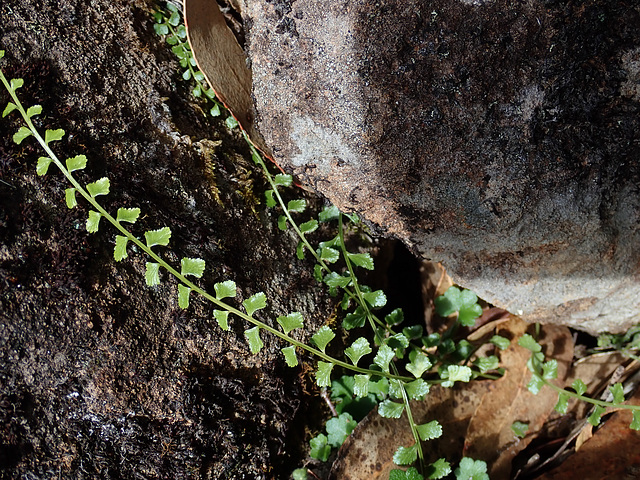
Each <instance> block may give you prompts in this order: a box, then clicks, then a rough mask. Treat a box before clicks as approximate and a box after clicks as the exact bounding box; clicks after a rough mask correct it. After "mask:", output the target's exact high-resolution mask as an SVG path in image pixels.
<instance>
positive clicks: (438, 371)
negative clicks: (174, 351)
mask: <svg viewBox="0 0 640 480" xmlns="http://www.w3.org/2000/svg"><path fill="white" fill-rule="evenodd" d="M167 8H168V15H167V12H166V11H165V12H159V13H157V14H156V17H155V18H156V25H155V30H156V32H157V33H158V34H161V35H165V36H166V37H167V42H168V43H169V44H170V45H172V50H173V51H174V53H175V54H176V55H177V56H178V59H179V62H180V65H181V67H182V68H183V69H184V71H183V73H182V78H183V79H185V80H191V81H195V82H197V85H196V87H194V89H193V93H194V95H195V96H202V95H204V96H205V97H206V98H207V99H209V100H210V101H212V102H213V105H214V106H213V107H212V109H211V110H210V113H211V115H214V116H216V115H219V114H220V113H221V108H222V107H221V105H220V103H219V102H218V101H217V100H216V99H215V95H214V94H213V91H212V90H211V89H210V88H209V87H207V86H206V85H205V84H204V76H203V75H202V73H201V72H199V71H198V70H197V69H196V67H195V62H194V61H193V57H192V56H191V52H190V50H188V44H187V43H186V42H185V38H186V31H185V30H184V26H183V25H182V24H181V18H180V14H179V12H178V11H177V9H175V8H172V6H171V4H168V6H167ZM3 56H4V51H0V58H2V57H3ZM0 80H1V81H2V83H3V85H4V87H5V88H6V90H7V91H8V92H9V95H10V97H11V100H10V101H9V102H8V104H7V106H6V108H5V109H4V111H3V117H5V116H7V115H9V114H10V113H12V112H14V111H17V112H18V113H20V115H21V116H22V119H23V120H24V122H25V125H23V126H21V127H20V128H19V129H18V131H17V132H16V133H15V134H14V135H13V140H14V141H15V142H16V143H17V144H20V143H21V142H22V141H24V140H26V139H27V138H29V137H34V138H35V139H36V140H37V142H38V143H39V144H40V145H41V147H42V149H43V150H44V152H45V156H41V157H40V158H39V159H38V162H37V166H36V172H37V174H38V175H45V174H47V173H48V170H49V167H50V166H51V164H54V165H55V166H56V167H57V168H58V169H59V170H60V171H61V172H62V174H63V175H64V176H65V177H66V179H67V180H68V181H69V183H70V185H71V186H70V187H69V188H68V189H66V191H65V201H66V204H67V207H68V208H75V207H76V206H77V205H78V198H79V197H80V198H82V199H84V200H85V201H86V202H87V203H88V204H89V206H90V210H89V213H88V216H87V220H86V223H85V227H86V230H87V232H89V233H96V232H98V231H99V230H100V228H101V221H102V219H103V218H104V219H105V221H106V222H108V223H110V224H111V225H112V226H113V227H114V228H115V229H116V230H117V232H118V233H117V234H116V237H115V246H114V251H113V256H114V259H115V261H118V262H119V261H123V260H124V259H126V258H127V257H128V254H129V247H130V245H131V244H133V245H136V246H137V248H138V250H139V251H141V252H143V253H144V254H145V255H146V256H147V257H148V260H147V262H146V270H145V280H146V283H147V284H148V285H149V286H154V285H158V284H159V283H160V282H161V274H162V273H163V272H164V273H168V274H169V275H170V276H173V277H175V278H176V279H177V281H178V286H177V290H178V292H177V295H178V304H179V306H180V307H181V308H183V309H186V308H188V307H189V299H190V296H191V295H192V294H197V295H200V296H202V297H204V298H205V299H207V300H208V301H210V302H211V303H213V304H214V306H215V309H214V312H213V315H214V317H215V319H216V321H217V323H218V325H219V326H220V328H221V329H222V330H225V331H226V330H229V319H230V317H231V318H232V317H234V316H235V317H237V318H239V319H242V320H244V321H245V322H246V323H247V325H248V326H247V328H246V330H245V332H244V336H245V338H246V341H247V343H248V346H249V349H250V351H251V352H252V353H253V354H256V353H258V352H259V351H260V350H261V348H262V347H263V342H262V338H261V334H262V332H263V331H264V332H268V333H270V334H272V335H274V336H276V337H278V338H280V339H281V340H282V341H283V342H285V344H286V346H284V347H283V348H282V353H283V355H284V360H285V362H286V363H287V365H289V366H291V367H295V366H297V365H298V356H297V355H298V351H300V350H304V351H306V352H308V353H310V354H312V355H314V356H315V357H316V358H317V359H318V363H317V369H316V372H315V379H316V383H317V385H318V386H319V387H321V388H326V387H331V386H332V384H333V390H334V391H336V390H337V389H339V386H340V385H342V386H343V387H344V388H345V390H344V391H345V392H347V393H344V392H343V393H344V394H343V395H342V397H341V399H342V403H343V405H338V408H339V409H340V411H339V412H338V413H339V415H338V416H337V417H336V418H334V419H332V420H330V421H329V422H328V423H327V426H326V431H327V435H324V434H320V435H318V436H316V437H315V438H314V439H312V440H311V453H312V455H314V456H315V457H316V458H320V459H324V460H326V459H327V458H328V456H329V453H330V451H331V448H332V447H338V446H339V445H340V444H341V443H342V442H343V441H344V439H345V438H346V436H347V435H348V434H349V433H350V432H351V431H352V430H353V428H354V427H355V421H354V419H353V417H352V415H351V413H349V412H347V411H346V410H347V404H348V403H350V402H357V401H362V400H365V399H369V404H370V407H371V406H373V405H376V404H377V405H378V412H379V414H380V415H381V416H383V417H387V418H400V417H401V416H402V415H405V416H406V418H407V420H408V422H409V426H410V428H411V432H412V435H413V438H414V443H413V445H411V446H409V447H404V446H401V447H399V448H398V449H397V450H396V452H395V454H394V457H393V460H394V462H395V463H396V464H398V465H407V466H408V465H412V464H415V463H416V462H417V467H418V469H419V470H420V471H421V472H422V473H420V471H418V470H417V469H415V468H413V467H411V468H409V469H407V470H406V471H403V470H394V471H393V472H392V474H391V478H392V479H393V480H401V479H413V480H419V479H422V478H424V476H423V474H425V475H427V476H428V478H442V477H444V476H446V475H448V474H449V473H451V466H450V465H449V463H448V462H447V461H446V459H443V458H441V459H439V460H437V461H436V462H434V463H433V464H431V465H429V466H427V465H425V455H424V451H423V446H422V442H424V441H428V440H431V439H434V438H438V437H440V436H441V435H442V433H443V432H442V427H441V425H440V424H439V422H438V420H437V419H433V420H431V421H428V422H426V423H424V424H418V423H416V421H415V420H414V418H413V414H412V412H411V405H410V400H416V399H423V398H424V397H425V396H426V395H427V394H428V392H429V388H430V385H432V384H436V383H438V384H441V385H443V386H444V387H451V386H453V385H454V384H455V383H456V382H469V381H471V380H473V379H475V378H478V377H481V378H497V377H498V376H499V374H500V373H501V372H500V371H499V369H498V359H497V357H496V356H493V355H491V356H488V357H481V358H475V360H473V361H471V359H472V358H473V357H474V354H475V353H476V351H477V349H478V347H479V345H474V344H472V343H470V342H468V341H467V340H464V339H459V338H458V337H459V336H458V335H457V333H458V331H459V329H460V327H469V326H472V325H473V324H474V323H475V320H476V319H477V318H478V317H479V316H480V314H481V313H482V309H481V307H480V305H478V299H477V297H476V296H475V294H473V293H472V292H470V291H467V290H460V289H458V288H457V287H451V288H450V289H449V290H447V292H446V293H445V295H443V296H442V297H440V298H438V299H436V301H435V306H436V311H437V313H438V314H439V315H441V316H442V317H448V316H452V318H453V321H452V322H451V323H450V327H449V328H448V329H447V330H446V331H445V332H444V333H442V334H438V333H432V334H424V332H423V329H422V327H421V326H420V325H410V326H403V323H404V315H403V312H402V310H400V309H396V310H393V311H392V312H391V313H389V314H387V315H385V316H384V318H382V319H381V318H379V317H378V316H377V314H376V312H377V311H379V310H380V309H381V308H383V307H385V306H386V303H387V298H386V296H385V294H384V292H383V291H381V290H375V291H374V290H372V289H371V288H369V287H367V286H366V285H363V284H362V283H361V282H360V281H359V278H358V274H357V270H358V269H364V270H373V269H374V261H373V258H372V257H371V255H370V254H369V253H366V252H364V253H362V252H351V251H349V249H348V248H347V241H346V235H347V234H348V233H349V232H350V231H351V232H352V231H357V229H359V228H361V227H362V226H361V222H360V220H359V218H358V217H357V215H355V214H343V213H341V212H340V211H339V210H338V209H337V208H336V207H334V206H329V207H326V208H325V209H324V210H322V211H321V212H320V214H319V215H318V218H317V219H311V220H307V221H304V222H299V221H297V220H296V217H297V216H299V215H300V214H301V213H303V212H304V211H305V210H306V202H305V200H304V199H294V200H289V201H286V202H285V200H284V199H283V195H282V192H281V190H282V189H284V188H289V187H290V186H291V185H292V181H293V179H292V177H291V176H290V175H287V174H284V173H279V174H277V175H272V174H271V172H270V171H269V168H268V166H267V165H266V163H265V161H264V160H263V158H262V156H261V155H260V153H259V152H258V151H257V150H256V149H255V148H254V147H253V146H252V145H251V144H250V142H249V146H250V149H251V155H252V158H253V161H254V162H255V163H256V164H257V165H258V166H259V167H260V168H261V169H262V170H263V172H264V174H265V177H266V179H267V181H268V183H269V187H270V188H269V189H268V190H267V191H266V192H265V203H266V205H267V207H269V208H272V209H274V208H278V209H279V211H280V213H279V216H278V221H277V223H278V226H279V228H280V229H281V230H283V231H285V230H288V229H291V230H292V231H293V232H294V234H295V235H296V237H297V238H298V240H299V242H298V246H297V249H296V255H297V256H298V258H301V259H302V258H304V256H305V254H306V252H309V254H311V255H312V256H313V257H314V259H315V262H316V265H315V268H314V276H315V278H316V280H317V281H318V282H321V283H323V284H325V285H326V286H327V288H329V291H330V293H331V294H332V295H341V301H340V306H341V308H342V310H343V311H344V319H343V322H342V327H343V328H344V329H345V330H348V331H352V330H353V331H354V332H355V331H358V332H359V331H360V330H358V329H361V328H363V327H365V331H366V332H369V334H367V333H365V334H363V335H361V336H358V337H357V338H356V339H355V340H353V341H351V344H350V345H349V346H348V347H347V348H346V349H345V351H344V353H345V355H346V357H347V358H346V359H338V358H335V357H333V356H331V355H329V354H328V353H326V350H327V346H328V345H329V343H330V342H331V341H332V340H333V339H334V338H335V337H336V333H335V332H334V331H333V330H332V329H331V328H330V327H329V326H328V325H325V326H323V327H321V328H320V329H319V330H318V331H316V332H315V333H314V334H313V335H312V336H311V344H307V343H304V342H301V341H299V340H296V339H295V338H294V337H292V336H291V335H290V334H291V332H293V331H295V330H298V329H303V328H304V318H303V316H302V314H301V313H299V312H292V313H289V314H287V315H282V316H279V317H277V318H276V322H274V323H273V324H274V325H276V324H277V326H271V325H269V324H268V323H266V322H264V321H263V320H261V319H260V318H259V316H257V315H256V314H257V313H258V312H259V311H260V310H262V309H264V308H265V307H266V306H267V298H266V295H265V294H264V293H263V292H258V293H256V294H254V295H252V296H250V297H249V298H247V299H245V300H244V301H243V302H242V306H241V307H239V306H234V305H233V304H232V303H231V302H233V299H234V298H235V297H236V285H235V283H234V282H233V281H232V280H223V281H220V282H218V283H215V285H214V293H210V292H207V291H206V290H204V289H203V288H201V287H200V286H199V285H198V284H197V283H196V281H197V279H199V278H201V277H202V276H203V275H204V274H205V270H206V264H205V261H204V260H203V259H200V258H191V257H184V258H182V259H181V260H180V265H179V266H174V265H171V264H170V263H169V262H167V261H166V260H165V259H164V258H163V257H162V256H161V255H160V254H159V253H158V252H157V251H156V249H157V247H166V246H168V245H169V242H170V240H171V229H170V227H167V226H165V227H162V228H159V229H156V230H148V231H146V232H143V234H142V236H141V237H140V238H139V237H137V236H136V235H134V234H133V233H132V232H131V230H130V227H132V226H134V225H135V223H136V221H137V220H138V218H139V217H140V214H141V211H140V209H139V208H119V209H118V210H117V212H116V214H115V216H114V215H111V214H110V213H109V212H108V211H107V210H106V209H105V208H103V207H102V205H101V204H100V203H99V201H98V198H99V197H100V196H104V195H108V194H109V192H110V188H111V185H110V182H109V179H108V178H106V177H104V178H101V179H98V180H96V181H94V182H91V183H89V184H87V185H85V186H83V185H82V184H81V183H80V182H79V181H78V180H77V179H76V177H75V176H74V175H73V174H74V172H76V171H79V170H82V169H84V168H85V167H86V166H87V158H86V157H85V156H84V155H78V156H74V157H70V158H67V159H66V160H65V161H64V162H62V161H61V160H60V159H59V158H58V156H57V155H56V154H55V153H54V151H53V150H52V144H53V142H56V141H59V140H61V139H62V138H63V137H64V134H65V133H64V131H63V130H61V129H56V130H46V131H45V132H44V136H42V135H41V134H40V133H39V131H38V130H37V129H36V127H35V126H34V124H33V121H32V119H33V118H34V117H35V116H37V115H40V114H41V113H42V107H41V106H39V105H34V106H30V107H28V108H27V109H26V110H25V108H24V107H23V105H22V104H21V103H20V100H19V99H18V97H17V95H16V91H17V90H18V89H19V88H20V87H21V86H22V85H23V80H22V79H12V80H10V81H8V80H7V79H6V78H5V76H4V74H3V73H2V71H1V70H0ZM229 118H233V117H231V116H230V117H229ZM229 126H230V127H233V126H234V125H229ZM247 141H248V140H247ZM321 224H333V225H334V226H335V228H336V230H337V233H336V234H335V235H334V236H333V237H331V238H330V239H328V240H325V241H322V242H319V243H318V245H317V246H315V247H314V246H313V245H312V244H311V242H310V240H309V236H310V234H312V233H313V232H316V231H317V230H318V229H319V227H320V225H321ZM325 230H326V229H325ZM278 327H279V328H278ZM490 341H491V343H493V344H494V345H495V346H496V347H497V348H499V349H505V348H507V347H508V346H509V343H510V342H509V340H508V339H506V338H503V337H499V336H494V337H493V338H492V339H491V340H490ZM372 342H373V343H372ZM519 343H520V345H521V346H523V347H525V348H528V349H529V350H531V351H532V356H531V360H530V362H529V368H530V369H531V371H532V372H533V373H532V380H531V383H530V384H529V388H530V390H531V391H536V390H539V388H540V387H542V386H543V385H548V386H549V387H550V388H553V389H555V390H556V391H558V393H559V400H558V405H557V406H556V409H557V410H558V411H559V412H561V413H562V412H563V409H564V411H566V408H567V402H568V398H569V397H576V398H579V399H581V400H583V401H587V402H590V403H592V404H593V405H594V406H595V410H594V412H593V414H592V415H591V416H590V418H589V421H590V422H592V423H594V424H597V423H598V422H599V420H600V416H601V415H602V412H603V411H604V409H605V408H606V407H607V406H616V407H619V408H630V409H632V410H633V423H632V425H631V427H632V428H636V429H638V428H640V413H639V412H640V407H633V406H629V405H620V404H621V403H622V402H623V401H624V391H623V388H622V385H620V384H616V385H614V386H613V387H612V388H611V393H612V395H613V400H614V401H613V402H603V401H599V400H594V399H590V398H588V397H585V396H584V393H585V391H586V387H585V386H584V383H582V382H580V381H576V382H574V384H573V386H572V387H573V389H574V392H572V391H569V390H563V389H561V388H559V387H557V386H556V385H554V384H553V383H551V381H550V380H552V379H553V378H555V376H556V375H557V363H554V362H555V361H554V360H548V361H546V362H545V361H544V356H543V355H542V353H541V347H540V345H539V344H538V343H537V342H536V341H535V339H534V338H533V337H531V336H527V335H525V336H523V337H522V338H521V339H520V340H519ZM365 360H367V361H368V362H369V365H367V366H361V365H360V363H361V362H364V361H365ZM336 367H337V368H338V369H341V370H342V372H343V373H348V375H343V376H342V377H340V378H339V379H338V380H333V381H332V373H333V371H334V369H336ZM336 396H337V397H340V395H336ZM455 474H456V476H457V478H470V477H473V478H485V477H486V478H488V477H487V476H486V464H485V463H484V462H481V461H476V460H473V459H468V458H463V459H462V461H461V462H460V464H459V466H458V468H457V469H456V471H455Z"/></svg>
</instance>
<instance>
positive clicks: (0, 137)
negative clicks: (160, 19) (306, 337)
mask: <svg viewBox="0 0 640 480" xmlns="http://www.w3.org/2000/svg"><path fill="white" fill-rule="evenodd" d="M153 6H154V4H153V3H152V2H146V1H142V0H139V1H125V0H117V1H114V0H95V1H92V2H85V1H82V0H62V1H59V2H58V1H56V2H40V1H36V0H8V1H7V0H4V1H2V2H0V18H1V19H2V22H0V49H3V50H6V56H5V58H3V59H2V60H1V61H0V63H1V64H2V69H3V71H4V72H5V74H6V75H7V76H8V77H9V78H15V77H21V78H23V79H24V81H25V83H24V86H23V87H22V88H21V89H20V90H19V91H18V93H19V95H20V97H21V99H22V100H23V101H24V102H25V105H33V104H41V105H42V106H43V114H42V115H40V116H38V117H37V120H36V121H37V125H38V127H40V128H42V129H44V128H64V130H65V131H66V132H67V135H66V136H65V137H64V139H63V140H62V141H60V142H56V143H55V145H54V147H53V148H54V150H55V151H56V152H57V153H58V154H59V155H61V157H62V158H63V159H64V158H68V157H70V156H74V155H78V154H85V155H86V156H87V158H88V161H89V164H88V168H87V170H85V171H82V172H78V173H77V175H76V176H77V177H78V178H80V179H81V180H82V181H83V182H90V181H93V180H95V179H97V178H100V177H101V176H107V177H109V179H110V181H111V193H110V194H109V195H108V196H106V197H101V198H103V199H104V200H103V202H102V203H103V204H104V205H105V206H107V208H108V210H109V211H112V212H113V211H115V210H116V209H117V208H118V207H120V206H139V207H140V208H141V210H142V212H143V213H142V216H141V218H140V220H139V221H138V222H137V223H136V225H135V226H134V231H135V232H136V234H139V235H142V232H144V230H145V229H155V228H160V227H162V226H165V225H166V226H169V227H171V229H172V232H173V234H172V238H171V244H170V248H158V251H159V252H160V253H161V255H166V256H167V257H168V258H169V259H171V261H172V262H174V264H175V263H176V262H177V263H178V264H179V260H178V259H179V258H180V257H182V256H186V255H188V256H197V257H201V258H204V259H205V260H206V262H207V270H206V272H205V275H204V277H203V279H202V282H203V284H204V285H205V286H206V287H207V288H208V289H210V291H213V288H212V284H213V283H214V282H218V281H221V280H226V279H231V280H235V281H236V283H237V285H238V287H239V290H240V296H241V297H244V298H246V297H247V296H249V295H251V294H254V293H256V292H258V291H261V290H262V291H265V292H266V294H267V296H268V298H269V307H268V310H265V311H263V312H264V317H263V318H264V319H265V320H268V321H271V320H269V319H274V318H275V315H282V314H283V313H285V312H288V311H294V310H298V311H300V312H302V313H303V315H304V316H305V320H306V323H307V325H308V327H309V329H310V331H313V330H314V329H315V328H318V327H319V325H321V324H323V323H324V322H325V320H326V318H327V317H328V316H329V315H330V313H331V312H333V303H332V300H330V299H329V297H328V294H323V293H322V291H321V290H318V289H317V288H316V285H315V282H314V280H313V278H312V275H311V273H310V272H311V271H312V265H310V264H305V263H304V262H299V261H297V260H296V259H295V246H296V242H295V240H294V239H293V238H291V237H290V236H288V235H286V234H282V232H280V231H279V230H278V228H277V226H276V225H275V219H274V218H271V217H270V216H269V214H267V213H266V212H265V210H264V206H260V205H259V204H258V201H257V200H256V198H257V196H258V195H261V192H262V190H263V188H264V185H263V182H264V180H263V177H262V175H261V173H259V172H256V171H255V166H254V165H253V163H252V162H251V161H250V160H248V159H249V158H250V155H249V151H248V148H247V145H246V143H245V141H244V140H243V139H242V138H241V136H240V134H239V132H238V131H237V130H236V131H234V132H229V131H228V130H227V129H226V128H225V127H224V118H222V117H221V118H220V119H218V120H215V119H213V118H211V117H207V116H206V115H203V111H202V110H201V109H200V108H199V107H198V106H197V104H196V102H194V101H193V97H191V95H190V93H189V90H188V85H187V84H185V83H184V82H182V81H181V79H180V71H179V70H178V68H179V67H178V63H177V61H176V59H175V57H174V56H173V54H172V53H171V51H170V47H169V46H168V45H167V44H166V43H165V42H164V41H163V40H162V39H161V38H159V37H158V36H157V35H156V34H155V33H154V30H153V18H152V8H153ZM0 100H1V101H2V106H1V107H0V109H2V110H3V109H4V105H5V102H6V101H7V100H8V95H7V94H6V92H5V91H4V88H2V90H1V91H0ZM18 126H19V122H18V119H17V117H16V115H15V113H14V114H12V115H10V116H8V117H6V118H0V478H2V479H5V478H6V479H16V478H25V479H26V478H56V479H74V480H76V479H91V480H93V479H123V478H126V479H133V478H148V479H154V478H156V479H165V478H171V479H184V478H194V479H241V478H248V479H270V478H286V477H287V476H288V475H289V474H290V472H291V470H292V469H293V468H296V467H297V466H298V465H299V464H300V462H301V461H302V459H301V456H302V455H303V453H302V448H303V446H304V441H303V438H304V437H303V436H304V434H305V432H304V428H305V423H306V421H307V420H309V419H310V418H314V415H315V414H309V410H308V409H312V410H313V411H316V410H318V408H316V407H317V404H314V403H310V402H309V401H308V397H307V396H305V395H304V393H303V392H304V389H305V388H306V387H307V386H306V385H305V384H304V382H305V381H306V380H303V378H305V377H304V376H303V375H302V374H301V371H300V370H299V369H291V368H289V367H287V366H286V365H285V364H284V359H283V357H282V353H281V352H280V348H281V347H282V345H281V344H280V343H279V342H278V341H276V340H274V339H273V338H271V337H269V336H267V335H263V341H264V343H265V347H264V348H263V349H262V351H261V352H260V354H259V355H251V354H250V352H249V349H248V346H247V344H246V342H245V339H244V329H245V328H246V326H245V325H243V324H242V322H239V321H234V320H232V319H231V320H230V326H231V330H230V331H228V332H223V331H222V330H221V329H220V328H219V327H218V325H217V324H216V322H215V320H214V319H213V317H212V307H211V305H208V304H206V303H204V302H201V301H199V300H198V299H197V298H196V296H195V295H194V296H192V298H191V306H190V308H189V310H187V311H183V310H182V309H180V308H179V307H178V304H177V299H176V288H177V286H176V284H175V282H172V281H171V279H170V278H167V277H166V276H165V275H163V282H162V284H161V285H159V286H157V287H153V288H150V287H147V286H146V284H145V282H144V268H145V261H146V259H145V258H144V257H143V256H142V255H140V254H136V253H135V252H134V251H133V250H131V249H130V251H129V258H128V259H126V260H123V261H122V262H119V263H117V264H116V263H115V262H114V261H113V237H114V235H115V233H116V232H115V231H114V230H113V229H112V228H110V227H109V226H108V225H107V224H104V223H103V224H102V225H101V227H100V232H99V233H97V234H94V235H89V234H88V233H87V232H86V231H85V230H84V223H85V220H86V215H87V209H86V206H85V205H84V204H83V202H80V205H79V207H78V208H75V209H73V210H69V209H68V208H67V207H66V206H65V202H64V189H65V188H67V187H68V185H67V183H66V182H65V181H64V180H63V178H62V175H61V174H60V173H59V172H58V173H56V172H55V167H53V166H52V167H51V168H50V172H49V174H48V175H46V176H45V177H38V176H37V175H36V172H35V164H36V162H37V158H38V157H39V156H40V155H42V153H41V151H40V149H39V148H38V147H37V146H36V145H35V144H34V142H33V139H27V140H25V141H24V142H23V143H22V144H21V145H19V146H17V145H15V144H14V143H13V142H12V141H11V137H12V135H13V133H14V132H15V131H16V130H17V128H18ZM103 222H104V220H103ZM240 299H241V298H239V300H240ZM257 315H260V313H258V314H257ZM274 323H275V322H274ZM301 418H304V419H305V421H300V419H301Z"/></svg>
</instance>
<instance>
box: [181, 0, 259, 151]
mask: <svg viewBox="0 0 640 480" xmlns="http://www.w3.org/2000/svg"><path fill="white" fill-rule="evenodd" d="M184 19H185V25H186V28H187V35H188V38H189V45H190V46H191V51H192V53H193V57H194V58H195V60H196V63H197V64H198V68H199V69H200V70H201V71H202V73H203V74H204V76H205V78H206V79H207V82H208V83H209V85H210V86H211V88H213V90H214V91H215V92H216V95H217V97H218V98H219V99H220V101H221V102H222V103H224V105H225V106H226V107H227V108H228V109H229V110H231V112H232V113H233V116H234V117H235V118H236V120H237V121H238V123H239V124H240V126H241V127H242V129H243V130H245V131H246V132H247V135H248V136H249V138H250V139H251V141H252V142H253V144H254V145H255V146H256V147H258V148H259V149H260V150H262V151H263V152H265V153H266V154H269V149H268V148H267V147H266V145H265V143H264V139H263V138H262V136H261V135H260V133H259V132H258V130H257V129H256V127H255V125H254V119H255V114H254V111H253V108H254V107H253V100H252V97H251V89H252V79H251V70H250V69H249V67H248V66H247V60H246V55H245V53H244V51H243V50H242V47H241V46H240V45H239V44H238V41H237V40H236V37H235V35H234V34H233V32H232V31H231V29H230V28H229V27H228V26H227V24H226V22H225V19H224V15H222V12H220V9H219V8H218V6H217V4H216V3H215V2H211V1H209V0H185V1H184Z"/></svg>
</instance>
